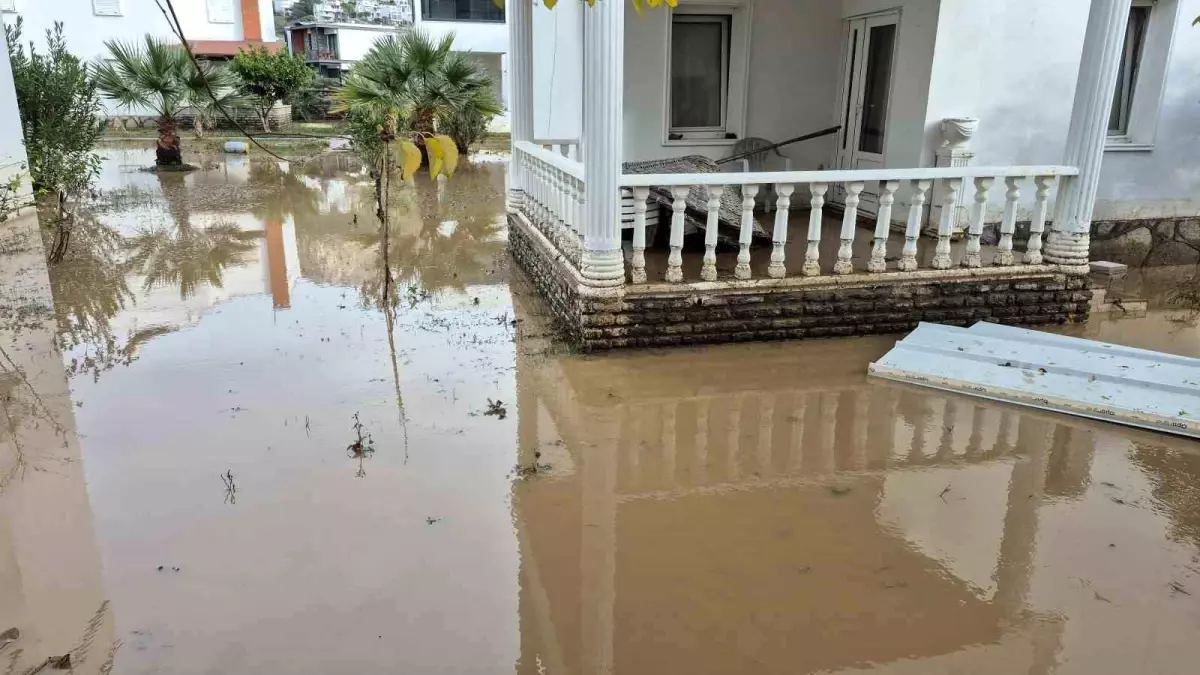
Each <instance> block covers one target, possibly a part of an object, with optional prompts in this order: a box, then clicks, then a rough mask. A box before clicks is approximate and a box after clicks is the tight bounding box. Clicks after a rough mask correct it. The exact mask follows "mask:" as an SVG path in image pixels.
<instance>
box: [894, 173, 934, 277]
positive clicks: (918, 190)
mask: <svg viewBox="0 0 1200 675" xmlns="http://www.w3.org/2000/svg"><path fill="white" fill-rule="evenodd" d="M932 186H933V181H931V180H914V181H913V182H912V187H913V193H912V199H911V201H910V204H909V207H908V225H907V226H906V227H905V229H904V249H903V250H902V251H901V252H900V271H902V272H912V271H913V270H915V269H917V238H918V237H920V236H921V219H922V218H924V216H925V193H926V192H929V188H930V187H932Z"/></svg>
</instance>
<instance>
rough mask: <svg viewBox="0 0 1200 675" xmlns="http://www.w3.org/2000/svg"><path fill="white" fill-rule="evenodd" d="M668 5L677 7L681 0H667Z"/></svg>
mask: <svg viewBox="0 0 1200 675" xmlns="http://www.w3.org/2000/svg"><path fill="white" fill-rule="evenodd" d="M667 5H669V6H670V7H671V9H675V8H676V7H678V6H679V0H667Z"/></svg>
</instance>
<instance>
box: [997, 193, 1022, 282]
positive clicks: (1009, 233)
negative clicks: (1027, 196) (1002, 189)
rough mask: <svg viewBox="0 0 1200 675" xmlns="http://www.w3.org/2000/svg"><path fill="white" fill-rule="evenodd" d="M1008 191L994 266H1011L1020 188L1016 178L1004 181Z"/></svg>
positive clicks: (1005, 195) (1005, 197) (1005, 196)
mask: <svg viewBox="0 0 1200 675" xmlns="http://www.w3.org/2000/svg"><path fill="white" fill-rule="evenodd" d="M1004 184H1005V185H1007V186H1008V191H1007V192H1006V193H1005V194H1004V219H1003V220H1001V221H1000V243H999V244H997V245H996V259H995V264H996V265H1001V266H1008V265H1011V264H1013V232H1015V231H1016V230H1017V202H1018V201H1020V199H1021V186H1020V185H1019V184H1018V183H1017V177H1016V176H1009V177H1008V178H1005V179H1004Z"/></svg>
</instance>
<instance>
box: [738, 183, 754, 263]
mask: <svg viewBox="0 0 1200 675" xmlns="http://www.w3.org/2000/svg"><path fill="white" fill-rule="evenodd" d="M757 194H758V186H757V185H743V186H742V229H741V232H739V233H738V245H739V246H740V250H739V251H738V257H737V267H735V268H733V276H735V277H737V278H738V279H749V278H750V240H751V238H752V237H753V236H754V196H755V195H757Z"/></svg>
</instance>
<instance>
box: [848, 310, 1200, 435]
mask: <svg viewBox="0 0 1200 675" xmlns="http://www.w3.org/2000/svg"><path fill="white" fill-rule="evenodd" d="M870 373H871V374H872V375H876V376H878V377H883V378H887V379H891V380H897V381H900V382H909V383H912V384H918V385H922V386H927V387H935V388H938V389H945V390H949V391H954V392H959V393H963V394H970V395H972V396H981V397H983V398H990V399H995V400H998V401H1007V402H1009V403H1017V404H1022V405H1029V406H1033V407H1037V408H1041V409H1044V410H1052V411H1057V412H1063V413H1067V414H1071V415H1080V416H1082V417H1091V418H1095V419H1100V420H1106V421H1109V422H1116V423H1119V424H1128V425H1131V426H1138V427H1145V428H1147V429H1155V430H1158V431H1166V432H1170V433H1175V434H1181V435H1185V436H1191V437H1194V438H1200V359H1193V358H1187V357H1183V356H1175V355H1172V354H1163V353H1160V352H1152V351H1147V350H1145V349H1134V348H1131V347H1122V346H1119V345H1112V344H1107V343H1103V342H1095V341H1092V340H1084V339H1080V338H1073V337H1066V336H1062V335H1053V334H1049V333H1040V332H1037V331H1032V330H1026V329H1023V328H1012V327H1009V326H999V325H996V324H990V323H978V324H975V325H974V326H972V327H971V328H955V327H952V326H941V325H938V324H925V323H923V324H921V325H920V326H918V327H917V329H916V330H915V331H913V332H912V333H910V334H909V336H908V337H906V338H904V339H903V340H901V341H900V342H898V343H896V346H895V347H894V348H893V349H892V351H890V352H888V353H887V354H886V355H885V356H884V357H883V358H882V359H880V360H879V361H877V362H875V363H872V364H871V365H870Z"/></svg>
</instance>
